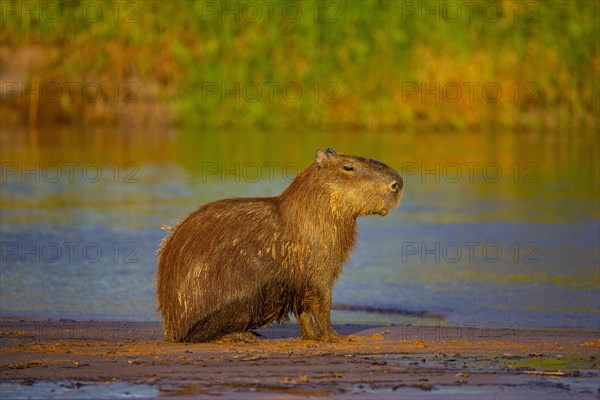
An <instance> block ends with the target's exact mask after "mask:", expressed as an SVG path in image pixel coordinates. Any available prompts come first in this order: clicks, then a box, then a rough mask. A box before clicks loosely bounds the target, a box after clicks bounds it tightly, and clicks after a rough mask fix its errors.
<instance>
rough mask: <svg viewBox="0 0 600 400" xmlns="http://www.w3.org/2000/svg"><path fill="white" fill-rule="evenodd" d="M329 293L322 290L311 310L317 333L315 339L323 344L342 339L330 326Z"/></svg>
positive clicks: (329, 290)
mask: <svg viewBox="0 0 600 400" xmlns="http://www.w3.org/2000/svg"><path fill="white" fill-rule="evenodd" d="M331 292H332V290H331V289H326V290H324V291H323V293H322V294H321V296H319V298H318V300H317V301H316V302H315V304H313V309H312V312H313V316H314V319H315V325H316V328H317V331H318V333H317V337H316V339H317V340H321V341H323V342H337V341H339V340H340V339H342V338H343V336H341V335H340V334H338V333H337V332H336V331H335V329H333V326H331Z"/></svg>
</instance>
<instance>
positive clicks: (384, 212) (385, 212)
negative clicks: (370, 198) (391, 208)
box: [378, 208, 388, 217]
mask: <svg viewBox="0 0 600 400" xmlns="http://www.w3.org/2000/svg"><path fill="white" fill-rule="evenodd" d="M387 213H388V210H387V209H386V208H384V209H383V210H381V211H379V213H378V214H379V215H381V216H382V217H385V216H386V215H387Z"/></svg>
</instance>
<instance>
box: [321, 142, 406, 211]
mask: <svg viewBox="0 0 600 400" xmlns="http://www.w3.org/2000/svg"><path fill="white" fill-rule="evenodd" d="M315 165H316V167H317V171H316V173H317V174H319V175H320V176H321V178H322V179H321V181H322V183H323V184H325V185H327V186H328V187H329V189H330V193H331V196H330V201H331V206H332V210H333V211H334V212H338V213H340V214H346V213H347V212H349V213H350V214H352V215H353V216H359V215H367V214H379V215H386V214H387V213H388V211H389V210H391V209H393V208H396V207H397V206H398V203H400V197H401V196H402V186H403V182H402V177H401V176H400V174H398V172H396V171H395V170H394V169H392V168H390V167H388V166H387V165H385V164H384V163H382V162H381V161H377V160H374V159H371V158H364V157H358V156H350V155H346V154H341V153H338V152H336V151H335V150H334V149H332V148H328V149H327V150H325V151H322V150H320V149H319V150H317V154H316V156H315Z"/></svg>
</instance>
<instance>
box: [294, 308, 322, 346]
mask: <svg viewBox="0 0 600 400" xmlns="http://www.w3.org/2000/svg"><path fill="white" fill-rule="evenodd" d="M294 314H295V316H296V321H297V322H298V325H299V326H300V337H301V338H302V339H304V340H316V339H317V332H315V324H314V322H313V316H312V314H311V313H310V312H308V311H307V310H302V311H297V312H295V313H294Z"/></svg>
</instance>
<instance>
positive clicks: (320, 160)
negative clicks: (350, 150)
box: [315, 149, 329, 168]
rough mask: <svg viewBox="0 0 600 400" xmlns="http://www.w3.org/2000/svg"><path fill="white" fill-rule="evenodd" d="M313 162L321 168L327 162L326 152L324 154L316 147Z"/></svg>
mask: <svg viewBox="0 0 600 400" xmlns="http://www.w3.org/2000/svg"><path fill="white" fill-rule="evenodd" d="M315 162H316V163H317V165H318V166H319V168H322V167H323V166H324V165H325V164H327V163H328V162H329V157H328V156H327V154H325V152H324V151H323V150H321V149H317V154H315Z"/></svg>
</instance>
